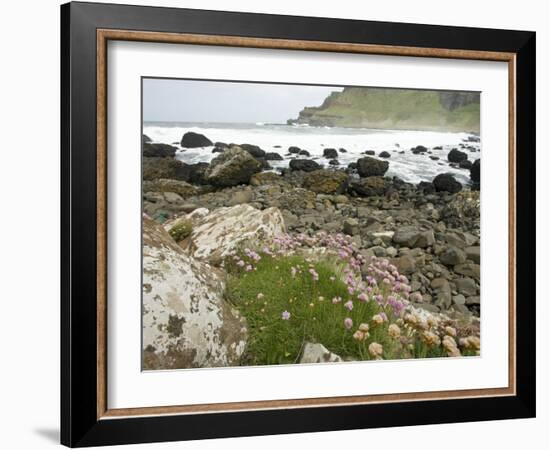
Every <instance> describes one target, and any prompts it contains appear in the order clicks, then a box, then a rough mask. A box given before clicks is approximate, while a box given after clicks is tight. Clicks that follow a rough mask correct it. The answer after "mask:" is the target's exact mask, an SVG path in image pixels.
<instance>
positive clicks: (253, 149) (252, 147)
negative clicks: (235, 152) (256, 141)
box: [239, 144, 265, 158]
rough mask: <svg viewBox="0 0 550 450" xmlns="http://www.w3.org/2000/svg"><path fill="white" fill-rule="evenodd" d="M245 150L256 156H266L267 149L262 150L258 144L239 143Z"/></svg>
mask: <svg viewBox="0 0 550 450" xmlns="http://www.w3.org/2000/svg"><path fill="white" fill-rule="evenodd" d="M239 147H241V148H242V149H243V150H246V151H247V152H248V153H250V154H251V155H252V156H254V158H264V157H265V151H264V150H262V149H261V148H260V147H258V146H257V145H252V144H241V145H239Z"/></svg>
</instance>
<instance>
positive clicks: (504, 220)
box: [61, 3, 536, 447]
mask: <svg viewBox="0 0 550 450" xmlns="http://www.w3.org/2000/svg"><path fill="white" fill-rule="evenodd" d="M61 26H62V29H61V37H62V41H61V55H62V70H61V73H62V80H61V84H62V90H61V92H62V96H61V111H62V117H61V119H62V129H61V138H62V155H61V173H62V180H61V186H62V198H61V200H62V240H61V241H62V247H61V255H62V258H61V260H62V298H61V302H62V316H61V337H62V345H61V355H62V358H61V360H62V378H61V386H62V398H61V407H62V411H61V420H62V422H61V430H62V433H61V441H62V443H63V444H65V445H67V446H71V447H80V446H92V445H108V444H126V443H140V442H156V441H174V440H188V439H204V438H216V437H229V436H249V435H264V434H277V433H299V432H314V431H328V430H344V429H354V428H370V427H388V426H401V425H417V424H433V423H444V422H466V421H480V420H493V419H510V418H527V417H534V415H535V351H534V348H535V301H534V298H535V270H534V265H535V248H536V246H535V232H534V231H535V220H534V219H535V170H534V169H535V33H532V32H527V31H508V30H495V29H478V28H458V27H448V26H433V25H419V24H402V23H382V22H368V21H354V20H341V19H329V18H311V17H292V16H277V15H264V14H250V13H233V12H215V11H201V10H190V9H170V8H153V7H137V6H125V5H109V4H93V3H69V4H66V5H63V6H62V7H61Z"/></svg>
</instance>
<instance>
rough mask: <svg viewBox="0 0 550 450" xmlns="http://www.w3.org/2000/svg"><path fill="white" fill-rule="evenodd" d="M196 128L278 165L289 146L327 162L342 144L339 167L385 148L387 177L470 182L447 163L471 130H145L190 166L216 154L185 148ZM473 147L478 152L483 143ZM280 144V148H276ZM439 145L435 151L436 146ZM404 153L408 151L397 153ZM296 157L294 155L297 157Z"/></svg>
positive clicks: (180, 126) (154, 126)
mask: <svg viewBox="0 0 550 450" xmlns="http://www.w3.org/2000/svg"><path fill="white" fill-rule="evenodd" d="M187 131H194V132H196V133H201V134H204V135H205V136H206V137H208V138H209V139H210V140H211V141H212V142H217V141H220V142H225V143H228V144H229V143H236V144H244V143H246V144H254V145H258V146H260V147H261V148H262V149H264V150H265V151H266V152H277V153H279V154H280V155H281V156H283V157H284V160H283V161H270V164H271V165H272V166H273V167H274V168H282V167H287V166H288V163H289V161H290V159H291V158H290V156H289V155H288V147H290V146H297V147H300V148H301V149H304V150H307V151H308V152H309V153H310V155H311V157H310V158H311V159H314V160H316V161H317V162H319V163H320V164H323V165H327V164H328V160H327V159H326V158H324V157H323V149H325V148H335V149H337V150H339V149H341V148H344V149H346V152H345V153H340V152H339V154H338V160H339V161H340V166H341V167H346V166H347V165H348V164H349V163H351V162H355V161H357V159H358V158H360V157H361V156H364V155H362V153H363V152H364V151H365V150H374V151H375V153H376V155H378V154H379V153H380V152H381V151H387V152H389V153H390V155H391V157H390V158H388V161H389V162H390V168H389V170H388V172H387V173H386V175H387V176H398V177H400V178H401V179H403V180H404V181H407V182H410V183H418V182H420V181H431V180H432V179H433V178H434V177H435V176H436V175H438V174H440V173H445V172H450V173H453V174H454V175H455V177H456V179H457V180H458V181H460V182H461V183H464V184H467V183H469V175H470V173H469V171H468V170H465V169H455V168H453V167H450V166H449V165H448V162H447V154H448V153H449V151H450V150H451V149H453V148H459V144H460V143H462V142H463V141H464V140H465V139H467V138H468V136H470V135H469V134H468V133H442V132H432V131H403V130H368V129H349V128H330V127H305V126H287V125H272V124H261V125H260V124H259V123H258V124H192V123H187V124H186V123H145V124H144V127H143V132H144V134H146V135H147V136H149V137H150V138H151V139H152V140H153V142H162V143H167V144H173V145H175V146H177V147H178V149H179V150H178V152H177V154H176V157H177V158H178V159H180V160H181V161H183V162H186V163H189V164H192V163H197V162H210V160H211V159H212V158H214V157H215V156H216V155H217V154H216V153H212V149H213V147H204V148H195V149H181V147H180V146H179V144H178V143H179V141H180V140H181V137H182V135H183V134H184V133H186V132H187ZM417 145H423V146H425V147H427V148H428V149H429V151H431V154H419V155H415V154H413V153H412V152H411V151H410V149H411V148H412V147H416V146H417ZM468 145H473V146H474V147H475V148H476V149H478V150H479V144H468ZM276 146H280V147H276ZM439 146H441V147H442V149H439V150H436V149H434V147H439ZM401 151H404V153H399V152H401ZM464 151H466V153H467V154H468V158H469V159H470V160H471V161H472V162H473V161H475V160H476V159H478V158H480V153H479V152H478V151H476V152H469V151H468V150H464ZM295 156H296V155H292V157H295ZM430 156H437V157H439V158H440V159H439V160H432V159H430Z"/></svg>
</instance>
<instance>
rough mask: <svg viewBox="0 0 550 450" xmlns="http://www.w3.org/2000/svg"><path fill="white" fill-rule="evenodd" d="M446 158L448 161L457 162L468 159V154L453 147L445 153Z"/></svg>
mask: <svg viewBox="0 0 550 450" xmlns="http://www.w3.org/2000/svg"><path fill="white" fill-rule="evenodd" d="M447 159H448V161H449V162H453V163H459V162H460V161H464V160H466V159H468V154H467V153H465V152H461V151H460V150H457V149H456V148H453V149H452V150H451V151H450V152H449V154H448V155H447Z"/></svg>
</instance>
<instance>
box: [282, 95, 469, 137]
mask: <svg viewBox="0 0 550 450" xmlns="http://www.w3.org/2000/svg"><path fill="white" fill-rule="evenodd" d="M287 122H288V124H308V125H311V126H329V127H351V128H379V129H394V130H433V131H468V132H474V133H479V94H478V93H473V92H458V91H456V92H450V91H445V92H443V91H441V92H438V91H424V90H413V89H384V88H359V87H357V88H356V87H348V88H344V90H343V91H342V92H332V93H331V94H330V95H329V96H328V97H327V98H326V99H325V101H324V102H323V104H322V105H321V106H318V107H306V108H304V109H303V110H302V111H301V112H300V114H299V116H298V118H297V119H289V120H288V121H287Z"/></svg>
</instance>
